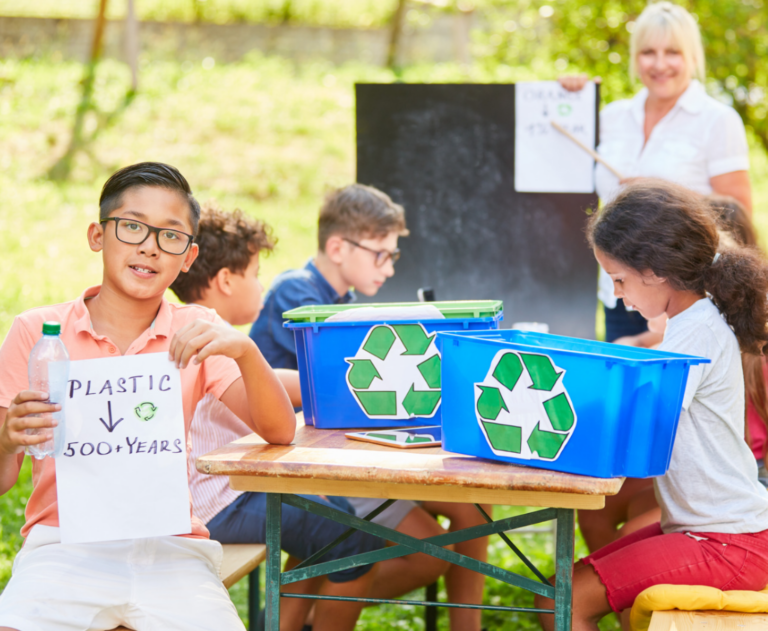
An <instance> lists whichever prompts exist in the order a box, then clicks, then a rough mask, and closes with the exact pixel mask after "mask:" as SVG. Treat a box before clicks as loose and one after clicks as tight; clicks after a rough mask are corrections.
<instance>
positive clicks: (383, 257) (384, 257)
mask: <svg viewBox="0 0 768 631" xmlns="http://www.w3.org/2000/svg"><path fill="white" fill-rule="evenodd" d="M342 239H344V241H346V242H347V243H351V244H352V245H354V246H356V247H358V248H360V249H361V250H366V251H368V252H372V253H373V254H375V255H376V260H375V261H374V263H375V265H376V267H381V266H382V265H384V263H386V262H387V261H389V260H390V259H392V265H394V264H395V263H397V260H398V259H399V258H400V248H395V249H394V250H392V251H391V252H390V251H389V250H373V249H371V248H367V247H365V246H364V245H360V244H359V243H358V242H357V241H352V239H347V237H342Z"/></svg>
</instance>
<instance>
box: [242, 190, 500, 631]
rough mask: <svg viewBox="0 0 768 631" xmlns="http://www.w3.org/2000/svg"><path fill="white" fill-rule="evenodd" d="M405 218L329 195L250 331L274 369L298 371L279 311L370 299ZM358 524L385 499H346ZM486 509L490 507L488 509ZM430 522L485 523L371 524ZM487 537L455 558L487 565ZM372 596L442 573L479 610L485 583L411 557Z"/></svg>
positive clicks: (368, 198) (429, 506) (428, 507)
mask: <svg viewBox="0 0 768 631" xmlns="http://www.w3.org/2000/svg"><path fill="white" fill-rule="evenodd" d="M407 235H408V230H407V228H406V226H405V211H404V210H403V207H402V206H400V205H398V204H395V203H394V202H393V201H392V200H391V199H390V198H389V197H388V196H387V195H385V194H384V193H382V192H381V191H378V190H376V189H375V188H372V187H370V186H363V185H361V184H352V185H351V186H347V187H345V188H342V189H339V190H336V191H333V192H331V193H330V194H329V195H328V197H327V198H326V200H325V203H324V204H323V207H322V208H321V209H320V220H319V225H318V242H319V243H318V245H319V250H318V252H317V254H316V255H315V257H314V259H311V260H310V261H309V262H308V263H307V264H306V266H305V267H304V268H303V269H301V270H292V271H289V272H284V273H283V274H281V275H280V276H278V277H277V278H276V279H275V281H274V283H273V284H272V288H271V289H270V290H269V292H268V293H267V295H266V298H265V304H264V309H263V310H262V312H261V315H260V316H259V319H258V320H256V322H255V323H254V325H253V327H252V329H251V339H253V340H254V341H255V342H256V344H257V345H258V346H259V348H260V349H261V351H262V353H264V357H265V358H266V360H267V361H268V362H269V363H270V365H271V366H272V367H273V368H292V369H296V368H297V359H296V346H295V343H294V338H293V331H291V330H289V329H285V328H283V322H284V320H283V312H285V311H288V310H290V309H294V308H296V307H301V306H304V305H311V304H334V303H336V304H340V303H341V304H343V303H347V302H350V301H351V300H353V298H354V294H353V293H352V291H351V289H352V288H354V290H355V291H358V292H360V293H362V294H364V295H366V296H373V295H375V294H376V292H378V290H379V288H380V287H381V286H382V285H383V284H384V281H386V280H387V278H390V277H391V276H392V275H393V274H394V273H395V269H394V263H395V261H397V259H398V258H399V256H400V250H398V249H397V240H398V237H402V236H407ZM345 499H346V501H348V502H349V503H350V504H351V505H352V507H353V508H354V509H355V512H356V514H357V515H358V517H363V516H365V515H367V514H368V513H369V512H370V511H372V510H373V509H374V508H376V507H377V506H379V505H380V504H381V501H382V500H378V499H369V498H355V497H347V498H345ZM486 509H487V510H490V508H488V507H486ZM434 515H445V516H446V517H448V518H449V519H450V521H451V529H453V530H461V529H463V528H469V527H471V526H477V525H479V524H481V523H484V521H483V519H482V517H481V516H480V514H479V513H478V512H477V511H476V510H475V508H474V506H472V505H469V504H457V503H448V502H424V503H422V505H420V506H419V505H417V504H416V503H415V502H412V501H409V500H408V501H406V500H401V501H398V502H395V503H394V504H392V505H391V506H390V507H389V508H387V509H386V510H385V511H383V512H382V513H381V514H379V515H378V516H377V517H375V518H374V519H373V521H374V522H375V523H378V524H382V525H384V526H388V527H390V528H394V529H396V530H398V531H399V532H403V533H406V534H408V535H411V536H413V537H417V538H419V539H423V538H426V537H431V536H436V535H440V534H443V533H444V532H445V531H444V530H443V529H442V527H441V526H440V525H439V524H438V523H437V521H436V520H435V517H434ZM487 545H488V542H487V538H481V539H473V540H470V541H466V542H463V543H459V544H456V546H455V549H456V551H457V552H460V553H462V554H466V555H468V556H471V557H473V558H476V559H480V560H482V561H485V560H486V558H487ZM377 566H378V567H377V571H376V573H375V576H374V578H373V585H372V587H371V592H370V596H371V597H376V598H395V597H398V596H401V595H402V594H404V593H407V592H409V591H411V590H413V589H416V588H417V587H421V586H424V585H429V584H431V583H432V582H434V581H435V580H437V577H439V576H441V575H442V574H445V575H446V587H447V589H448V593H449V597H450V599H451V600H452V601H453V602H462V603H481V602H482V597H483V585H484V578H483V576H482V575H480V574H476V573H475V572H472V571H471V570H467V569H465V568H462V567H458V566H451V567H450V568H449V566H448V564H447V563H443V562H442V561H440V560H439V559H435V558H434V557H430V556H427V555H422V554H416V555H409V556H407V557H402V558H399V559H389V560H387V561H383V562H380V563H378V564H377ZM480 613H481V612H480V611H479V610H468V609H456V608H451V612H450V618H451V629H454V630H456V629H460V630H461V631H479V629H480V622H481V617H480Z"/></svg>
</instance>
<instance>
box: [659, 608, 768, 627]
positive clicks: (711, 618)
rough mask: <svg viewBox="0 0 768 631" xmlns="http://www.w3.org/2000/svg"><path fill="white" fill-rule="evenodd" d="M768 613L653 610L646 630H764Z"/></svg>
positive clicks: (767, 620)
mask: <svg viewBox="0 0 768 631" xmlns="http://www.w3.org/2000/svg"><path fill="white" fill-rule="evenodd" d="M766 629H768V614H765V613H737V612H733V611H677V610H675V611H654V612H653V616H652V617H651V626H650V627H649V628H648V631H765V630H766Z"/></svg>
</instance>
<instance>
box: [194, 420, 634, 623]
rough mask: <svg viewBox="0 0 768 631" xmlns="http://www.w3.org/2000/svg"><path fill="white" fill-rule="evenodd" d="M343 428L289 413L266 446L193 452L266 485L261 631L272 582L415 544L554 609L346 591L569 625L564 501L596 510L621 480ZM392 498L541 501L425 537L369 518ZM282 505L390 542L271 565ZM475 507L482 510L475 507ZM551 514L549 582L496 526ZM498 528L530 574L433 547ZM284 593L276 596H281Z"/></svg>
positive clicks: (275, 608) (251, 441) (275, 617)
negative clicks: (371, 502)
mask: <svg viewBox="0 0 768 631" xmlns="http://www.w3.org/2000/svg"><path fill="white" fill-rule="evenodd" d="M348 431H350V430H318V429H315V428H314V427H310V426H304V425H303V422H302V419H301V418H300V417H299V427H298V429H297V432H296V439H295V441H294V443H293V444H292V445H288V446H279V445H268V444H266V443H265V442H264V441H263V440H262V439H260V438H259V437H258V436H256V435H255V434H254V435H251V436H248V437H245V438H242V439H240V440H238V441H236V442H234V443H230V444H229V445H226V446H224V447H222V448H220V449H217V450H216V451H213V452H211V453H209V454H206V455H205V456H203V457H201V458H198V460H197V469H198V470H199V471H201V472H202V473H208V474H213V475H228V476H229V477H230V484H231V486H232V488H233V489H236V490H238V491H257V492H264V493H267V494H268V495H267V570H266V574H267V577H266V582H267V586H266V589H267V594H266V609H267V611H266V613H267V626H266V629H267V630H268V631H278V629H279V616H280V585H288V584H290V583H294V582H297V581H301V580H304V579H308V578H312V577H315V576H322V575H325V574H328V573H331V572H336V571H341V570H344V569H347V568H351V567H359V566H361V565H367V564H370V563H375V562H378V561H383V560H386V559H392V558H397V557H401V556H405V555H407V554H413V553H414V552H422V553H425V554H429V555H431V556H435V557H437V558H440V559H443V560H446V561H449V562H451V563H455V564H457V565H461V566H463V567H466V568H469V569H471V570H474V571H477V572H480V573H481V574H484V575H486V576H490V577H492V578H496V579H499V580H502V581H504V582H506V583H509V584H512V585H517V586H519V587H522V588H524V589H527V590H529V591H532V592H534V593H536V594H541V595H543V596H547V597H549V598H552V599H553V600H554V601H555V608H554V610H540V609H531V608H523V607H499V606H496V607H493V606H483V605H461V604H454V603H424V602H415V601H389V600H386V601H385V600H377V599H348V598H342V597H335V599H337V600H363V601H365V602H377V603H380V602H396V603H398V602H399V603H404V602H407V603H409V604H421V605H428V606H441V607H447V606H459V607H461V606H463V607H469V608H476V609H494V610H503V611H527V612H534V613H535V612H544V613H554V614H555V629H556V630H557V631H570V629H571V583H572V567H573V537H574V510H575V509H599V508H602V507H603V506H604V505H605V496H606V495H615V494H616V493H618V491H619V489H620V488H621V485H622V483H623V479H600V478H590V477H586V476H579V475H570V474H567V473H558V472H556V471H546V470H543V469H533V468H528V467H519V466H515V465H511V464H502V463H497V462H491V461H489V460H483V459H480V458H473V457H471V456H460V455H457V454H451V453H448V452H446V451H443V450H442V449H440V448H439V447H430V448H423V449H393V448H391V447H384V446H379V445H374V444H371V443H364V442H360V441H353V440H349V439H347V438H346V437H345V436H344V434H345V432H348ZM298 494H304V495H307V494H310V495H340V496H347V497H376V498H382V499H383V500H390V501H389V502H384V503H383V504H382V506H381V507H379V509H377V510H376V511H373V513H371V514H370V515H367V516H366V518H365V519H362V518H358V517H354V516H352V515H349V514H347V513H344V512H343V511H339V510H335V509H333V508H328V507H327V506H324V505H321V504H318V503H316V502H312V501H309V500H307V499H305V498H301V497H297V495H298ZM397 499H412V500H434V501H442V502H465V503H473V504H475V505H479V504H502V505H514V506H538V507H546V508H544V509H543V510H539V511H535V512H532V513H527V514H524V515H518V516H516V517H509V518H507V519H501V520H498V521H493V520H492V519H491V518H490V517H489V516H486V521H488V523H486V524H484V525H480V526H474V527H472V528H467V529H465V530H461V531H457V532H451V533H446V534H443V535H439V536H436V537H430V538H428V539H423V540H419V539H415V538H413V537H410V536H408V535H404V534H402V533H399V532H397V531H395V530H392V529H390V528H386V527H384V526H380V525H378V524H374V523H371V522H370V521H369V520H370V519H372V518H373V517H374V516H375V515H377V514H378V513H379V512H381V510H383V509H384V508H386V506H388V505H389V504H390V503H391V501H394V500H397ZM283 503H285V504H289V505H291V506H296V507H298V508H302V509H304V510H307V511H309V512H312V513H315V514H317V515H321V516H324V517H328V518H329V519H333V520H334V521H337V522H340V523H342V524H344V525H347V526H349V527H350V529H357V530H362V531H364V532H368V533H370V534H373V535H376V536H379V537H382V538H384V539H386V540H388V541H391V542H393V543H394V544H396V545H394V546H391V547H387V548H385V549H382V550H377V551H374V552H368V553H364V554H358V555H355V556H353V557H350V558H348V559H339V560H336V561H331V562H317V561H318V559H319V557H321V556H322V555H323V554H325V552H327V551H328V550H329V549H330V548H331V547H333V546H334V545H335V543H336V542H334V543H332V544H329V545H328V546H326V547H325V548H324V549H323V550H321V551H320V552H318V553H317V554H315V555H313V557H311V558H310V559H305V560H304V561H303V562H302V563H301V564H300V565H299V566H297V567H296V568H294V569H292V570H291V571H289V572H281V567H280V524H281V519H280V517H281V507H282V504H283ZM478 509H479V510H482V509H481V508H480V507H479V506H478ZM552 520H556V523H557V530H556V532H557V535H556V542H555V572H556V573H555V576H556V582H555V585H554V586H553V585H551V584H550V583H549V581H547V579H546V578H545V577H544V576H543V575H541V573H540V572H539V571H538V570H537V569H536V568H535V567H534V566H533V564H532V563H531V562H530V561H529V560H528V559H527V558H526V557H525V555H523V554H522V552H520V550H518V549H517V548H516V546H514V544H512V542H511V541H510V540H509V538H508V537H507V536H506V535H505V534H504V533H505V532H507V531H509V530H513V529H515V528H524V527H526V526H530V525H532V524H537V523H542V522H546V521H552ZM490 534H499V535H501V537H502V538H503V539H504V540H505V542H506V543H507V545H509V546H510V547H511V548H512V549H513V551H514V552H515V553H516V554H517V555H518V556H520V558H521V559H522V560H523V561H524V562H525V563H526V565H527V566H528V567H529V568H530V569H531V570H532V571H533V572H534V573H535V574H536V575H537V577H538V578H539V580H538V581H537V580H533V579H530V578H527V577H524V576H521V575H518V574H515V573H513V572H508V571H506V570H504V569H502V568H497V567H494V566H492V565H490V564H488V563H483V562H480V561H477V560H476V559H472V558H470V557H466V556H464V555H461V554H458V553H456V552H453V551H451V550H446V549H444V548H443V547H442V546H447V545H451V544H454V543H458V542H460V541H466V540H469V539H475V538H478V537H483V536H487V535H490ZM288 596H289V595H288V594H284V597H288ZM290 597H302V598H315V599H319V598H328V597H321V596H315V595H298V594H297V595H291V596H290Z"/></svg>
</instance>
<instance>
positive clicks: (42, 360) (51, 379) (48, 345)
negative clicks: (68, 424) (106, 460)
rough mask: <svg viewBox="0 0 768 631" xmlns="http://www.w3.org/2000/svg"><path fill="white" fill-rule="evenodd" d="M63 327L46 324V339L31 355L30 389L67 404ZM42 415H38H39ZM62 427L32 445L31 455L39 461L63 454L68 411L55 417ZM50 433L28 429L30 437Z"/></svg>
mask: <svg viewBox="0 0 768 631" xmlns="http://www.w3.org/2000/svg"><path fill="white" fill-rule="evenodd" d="M60 334H61V324H59V323H58V322H45V323H44V324H43V337H41V338H40V339H39V340H38V342H37V344H35V346H34V348H33V349H32V352H31V353H30V354H29V364H28V371H29V389H30V390H36V391H39V392H47V393H48V401H47V402H48V403H60V404H61V405H62V406H63V405H64V399H65V398H66V392H67V380H68V379H69V353H67V347H66V346H64V342H62V341H61V337H59V336H60ZM36 416H38V415H36ZM53 418H55V419H56V420H57V421H58V422H59V424H58V425H57V426H56V427H55V428H54V430H53V438H52V439H51V440H47V441H45V442H44V443H40V444H38V445H28V446H27V453H28V454H29V455H30V456H33V457H34V458H37V459H38V460H42V459H43V458H45V457H46V456H54V455H55V454H57V453H61V447H63V441H64V410H63V409H62V410H60V411H58V412H55V413H54V414H53ZM48 431H50V429H49V428H45V429H42V428H41V429H27V434H32V435H37V434H40V433H43V432H48Z"/></svg>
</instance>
